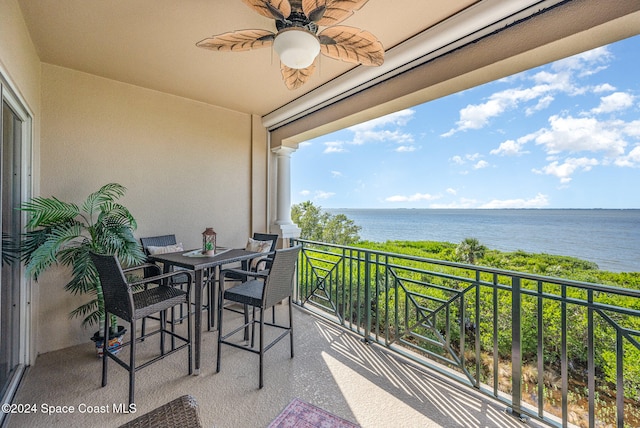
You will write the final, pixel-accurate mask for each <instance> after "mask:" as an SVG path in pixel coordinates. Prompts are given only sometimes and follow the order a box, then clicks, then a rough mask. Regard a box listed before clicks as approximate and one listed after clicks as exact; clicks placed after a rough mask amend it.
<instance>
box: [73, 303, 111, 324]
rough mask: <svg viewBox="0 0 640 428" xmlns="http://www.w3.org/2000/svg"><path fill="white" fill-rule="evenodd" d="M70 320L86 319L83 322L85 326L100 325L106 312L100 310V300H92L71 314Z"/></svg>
mask: <svg viewBox="0 0 640 428" xmlns="http://www.w3.org/2000/svg"><path fill="white" fill-rule="evenodd" d="M69 317H70V318H78V317H85V318H84V319H83V320H82V325H83V326H92V325H96V324H97V325H100V323H101V322H102V318H103V317H104V310H100V305H99V302H98V299H97V298H95V299H92V300H91V301H90V302H87V303H85V304H84V305H81V306H78V307H77V308H76V309H74V310H73V311H72V312H71V313H70V314H69Z"/></svg>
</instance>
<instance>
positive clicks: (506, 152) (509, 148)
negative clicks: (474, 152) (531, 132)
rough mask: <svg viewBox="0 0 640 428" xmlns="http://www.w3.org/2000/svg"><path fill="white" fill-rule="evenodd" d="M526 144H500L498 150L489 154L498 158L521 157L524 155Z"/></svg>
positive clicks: (511, 142) (509, 141) (505, 142)
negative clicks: (523, 147) (523, 148)
mask: <svg viewBox="0 0 640 428" xmlns="http://www.w3.org/2000/svg"><path fill="white" fill-rule="evenodd" d="M523 145H524V144H523V143H521V142H519V141H514V140H507V141H504V142H502V143H501V144H500V146H499V147H498V148H497V149H493V150H491V151H490V152H489V153H491V154H492V155H498V156H520V155H521V154H523V153H526V152H524V151H522V146H523Z"/></svg>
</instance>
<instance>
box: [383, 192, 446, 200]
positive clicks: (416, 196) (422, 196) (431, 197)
mask: <svg viewBox="0 0 640 428" xmlns="http://www.w3.org/2000/svg"><path fill="white" fill-rule="evenodd" d="M436 199H440V196H438V195H430V194H429V193H415V194H413V195H409V196H405V195H394V196H389V197H388V198H386V199H385V201H387V202H420V201H433V200H436Z"/></svg>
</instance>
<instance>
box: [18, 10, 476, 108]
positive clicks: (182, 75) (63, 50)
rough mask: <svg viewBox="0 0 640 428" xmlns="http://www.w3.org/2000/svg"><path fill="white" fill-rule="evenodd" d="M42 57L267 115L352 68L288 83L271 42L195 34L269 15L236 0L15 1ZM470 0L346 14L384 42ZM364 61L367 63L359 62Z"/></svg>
mask: <svg viewBox="0 0 640 428" xmlns="http://www.w3.org/2000/svg"><path fill="white" fill-rule="evenodd" d="M19 3H20V7H21V8H22V11H23V14H24V18H25V21H26V23H27V26H28V28H29V31H30V33H31V37H32V38H33V41H34V44H35V46H36V49H37V51H38V54H39V56H40V59H41V60H42V61H43V62H45V63H49V64H54V65H59V66H62V67H67V68H71V69H75V70H79V71H83V72H87V73H90V74H94V75H98V76H102V77H105V78H109V79H114V80H118V81H122V82H127V83H131V84H134V85H137V86H141V87H145V88H149V89H154V90H158V91H162V92H165V93H170V94H175V95H178V96H181V97H186V98H190V99H194V100H198V101H202V102H205V103H209V104H213V105H218V106H222V107H225V108H229V109H232V110H236V111H241V112H247V113H251V114H257V115H260V116H263V115H265V114H267V113H269V112H271V111H273V110H275V109H277V108H278V107H280V106H282V105H284V104H287V103H288V102H290V101H292V100H294V99H296V98H298V97H299V96H301V95H303V94H305V93H307V92H309V91H310V90H312V89H314V88H316V87H318V86H320V85H322V84H324V83H326V82H327V81H329V80H331V79H333V78H335V77H336V76H339V75H341V74H342V73H344V72H346V71H348V70H350V69H351V68H353V65H352V64H348V63H345V62H342V61H337V60H334V59H330V58H327V57H323V56H320V63H319V66H318V68H317V69H316V72H315V74H314V76H313V77H312V78H311V79H310V81H309V82H307V83H306V84H305V85H304V86H302V87H301V88H299V89H297V90H294V91H290V90H288V89H287V88H286V87H285V86H284V84H283V83H282V78H281V75H280V66H279V60H278V58H277V55H275V53H272V49H271V48H262V49H257V50H252V51H248V52H213V51H209V50H205V49H201V48H198V47H196V46H195V43H196V42H198V41H200V40H202V39H204V38H206V37H209V36H211V35H214V34H219V33H224V32H227V31H233V30H240V29H249V28H262V29H267V30H272V31H274V32H275V24H274V20H272V19H268V18H266V17H263V16H261V15H259V14H258V13H256V12H254V11H253V10H251V9H250V8H249V7H247V6H246V5H245V4H244V3H243V2H242V1H241V0H224V1H222V0H109V1H104V0H37V1H34V0H19ZM475 3H481V2H479V1H475V0H448V1H441V0H393V1H389V0H369V1H368V2H367V3H366V4H365V5H364V7H362V8H361V9H360V10H359V11H357V12H356V13H355V14H354V15H353V16H351V17H349V18H348V19H347V20H345V21H344V22H343V24H344V25H350V26H354V27H358V28H363V29H366V30H368V31H370V32H372V33H373V34H375V35H376V36H377V37H378V38H379V39H380V41H381V42H382V44H383V46H384V47H385V49H387V50H388V49H391V48H392V47H394V46H396V45H398V44H400V43H401V42H403V41H404V40H406V39H408V38H410V37H412V36H414V35H416V34H418V33H420V32H422V31H423V30H425V29H427V28H429V27H431V26H433V25H435V24H437V23H438V22H441V21H443V20H445V19H447V18H450V17H451V16H453V15H455V14H457V13H459V12H460V11H462V10H464V9H465V8H467V7H469V6H470V5H473V4H475ZM360 68H363V67H360Z"/></svg>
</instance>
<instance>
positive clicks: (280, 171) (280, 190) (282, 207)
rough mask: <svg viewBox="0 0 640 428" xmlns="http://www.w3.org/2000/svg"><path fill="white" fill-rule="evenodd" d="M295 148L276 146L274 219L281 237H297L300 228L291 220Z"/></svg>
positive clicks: (274, 151) (273, 150)
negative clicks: (292, 167) (292, 170)
mask: <svg viewBox="0 0 640 428" xmlns="http://www.w3.org/2000/svg"><path fill="white" fill-rule="evenodd" d="M295 151H296V149H294V148H291V147H286V146H280V147H276V148H275V149H272V152H273V153H274V154H275V155H276V220H275V227H276V228H277V229H279V232H280V233H281V236H282V238H298V237H299V236H300V229H299V228H298V227H297V226H296V225H295V224H293V222H292V221H291V154H292V153H293V152H295Z"/></svg>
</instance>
